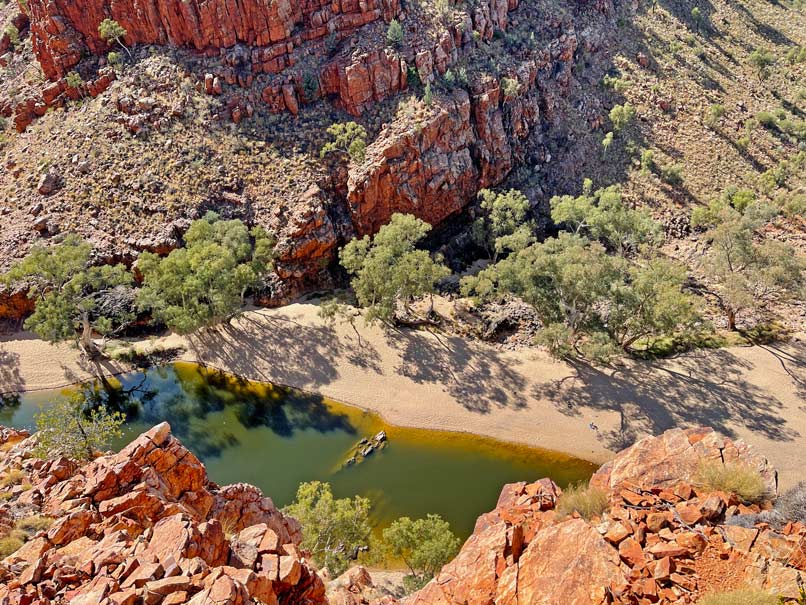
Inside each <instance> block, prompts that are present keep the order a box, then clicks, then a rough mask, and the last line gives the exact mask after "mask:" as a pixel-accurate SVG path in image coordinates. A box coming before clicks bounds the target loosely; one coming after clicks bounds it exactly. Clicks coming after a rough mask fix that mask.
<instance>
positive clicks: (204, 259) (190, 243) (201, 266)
mask: <svg viewBox="0 0 806 605" xmlns="http://www.w3.org/2000/svg"><path fill="white" fill-rule="evenodd" d="M184 239H185V247H184V248H179V249H177V250H173V251H172V252H171V253H170V254H169V255H168V256H167V257H165V258H160V257H158V256H157V255H155V254H151V253H149V252H144V253H143V254H141V255H140V258H139V259H138V262H137V268H138V269H139V271H140V272H141V273H142V274H143V287H142V288H141V289H140V291H139V293H138V296H137V304H138V307H139V308H140V309H141V310H144V311H145V310H148V311H150V312H151V314H152V316H153V318H154V319H155V320H157V321H161V322H164V323H165V325H167V326H168V327H169V328H170V329H171V330H174V331H175V332H177V333H179V334H189V333H191V332H193V331H195V330H197V329H199V328H201V327H204V326H210V325H212V324H214V323H217V322H219V321H223V320H225V319H229V318H230V317H231V316H233V315H234V314H235V313H237V312H238V310H240V308H241V306H242V305H243V301H244V297H245V295H246V292H247V290H249V289H250V288H253V287H255V286H256V285H257V283H258V281H259V279H260V277H261V276H263V275H264V274H265V273H267V272H268V271H269V270H271V268H272V264H273V260H274V240H273V239H272V238H271V237H270V236H269V235H268V234H267V233H266V231H265V230H264V229H263V228H262V227H255V228H253V229H252V230H251V231H249V230H248V229H247V227H246V226H245V225H244V224H243V223H242V222H241V221H239V220H230V221H224V220H219V218H218V215H216V214H215V213H212V212H211V213H208V214H207V216H206V217H205V218H203V219H200V220H197V221H194V222H193V224H192V225H191V226H190V229H188V231H187V233H186V234H185V238H184Z"/></svg>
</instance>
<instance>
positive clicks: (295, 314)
mask: <svg viewBox="0 0 806 605" xmlns="http://www.w3.org/2000/svg"><path fill="white" fill-rule="evenodd" d="M357 328H358V333H359V334H360V339H359V336H358V335H357V334H356V332H355V331H354V330H353V328H352V327H351V326H350V325H347V324H341V325H335V326H328V325H326V324H324V323H323V322H322V321H321V320H320V319H319V318H318V316H317V307H316V306H315V305H312V304H294V305H290V306H287V307H283V308H281V309H261V310H257V311H250V312H247V313H245V314H244V315H243V316H241V317H240V318H239V319H238V320H237V321H236V322H234V325H232V326H222V327H220V328H217V329H215V330H212V331H209V332H206V333H204V334H201V335H198V336H194V337H192V338H191V339H187V338H181V337H177V336H169V337H164V338H158V339H149V340H147V341H142V342H140V343H138V344H137V345H136V347H137V348H138V349H141V350H143V349H146V348H150V347H172V346H182V347H184V348H185V350H186V352H185V353H184V354H183V355H182V359H184V360H187V361H202V362H204V363H207V364H209V365H211V366H215V367H217V368H220V369H224V370H227V371H230V372H233V373H235V374H238V375H241V376H244V377H246V378H250V379H254V380H263V381H270V382H274V383H277V384H284V385H288V386H293V387H296V388H300V389H303V390H306V391H312V392H317V393H321V394H322V395H324V396H326V397H330V398H332V399H336V400H338V401H342V402H344V403H349V404H353V405H357V406H360V407H363V408H366V409H371V410H373V411H376V412H378V413H380V414H381V415H382V416H383V417H384V418H385V419H386V420H387V421H389V422H391V423H393V424H399V425H406V426H416V427H421V428H436V429H448V430H457V431H467V432H473V433H478V434H483V435H488V436H491V437H496V438H499V439H504V440H508V441H517V442H522V443H526V444H529V445H533V446H538V447H544V448H548V449H552V450H557V451H561V452H565V453H569V454H572V455H575V456H578V457H580V458H585V459H588V460H592V461H594V462H604V461H606V460H607V459H609V458H610V457H611V456H612V455H613V452H614V451H617V450H618V449H620V448H622V447H624V446H626V445H629V444H630V443H632V442H633V441H634V440H635V439H636V438H638V437H640V436H642V435H644V434H646V433H650V432H652V433H657V432H660V431H663V430H665V429H668V428H671V427H674V426H691V425H696V424H702V425H709V426H712V427H714V428H715V429H716V430H718V431H721V432H722V433H724V434H726V435H729V436H732V437H741V438H743V439H745V440H746V441H748V442H749V443H752V444H754V445H756V446H757V447H758V448H759V449H760V451H762V452H763V453H764V454H765V455H767V456H768V457H769V458H770V460H771V461H772V462H773V463H774V464H775V466H776V467H777V468H778V469H779V471H780V475H781V484H782V486H789V485H792V484H794V483H796V482H797V481H800V480H802V479H806V470H804V469H805V468H806V342H804V340H803V338H800V339H794V340H793V341H792V342H789V343H786V344H776V345H765V346H756V347H734V348H729V349H721V350H708V351H696V352H693V353H690V354H686V355H682V356H680V357H678V358H676V359H672V360H666V361H664V362H662V363H653V364H649V363H639V362H632V363H630V364H628V365H627V366H625V367H623V368H620V369H618V370H609V369H608V370H602V369H595V368H591V367H589V366H582V365H580V366H572V365H569V364H567V363H563V362H557V361H554V360H552V359H550V358H549V357H548V356H547V355H545V354H543V353H541V352H539V351H534V350H518V351H502V350H499V349H497V348H494V347H491V346H488V345H485V344H482V343H478V342H473V341H470V340H466V339H464V338H460V337H457V336H439V337H437V336H434V335H432V334H430V333H426V332H402V333H396V332H395V333H386V332H384V331H382V330H381V329H379V328H368V327H364V326H363V323H362V322H361V321H359V322H358V323H357ZM102 368H103V370H104V371H106V372H119V371H124V370H126V369H127V368H126V366H125V365H124V364H118V363H114V362H104V364H103V366H102ZM94 370H95V368H92V367H87V366H86V365H85V364H83V363H82V362H81V361H80V359H79V356H78V354H77V352H76V350H75V349H73V348H71V347H70V346H68V345H60V346H52V345H49V344H47V343H44V342H42V341H40V340H37V339H35V338H33V337H32V336H31V335H29V334H25V333H17V334H13V335H10V336H3V337H0V392H7V391H15V390H37V389H51V388H56V387H60V386H64V385H66V384H70V383H73V382H76V381H80V380H83V379H86V378H87V377H89V376H90V375H91V373H92V372H93V371H94ZM591 423H593V424H594V425H595V426H596V429H592V428H591V427H590V424H591Z"/></svg>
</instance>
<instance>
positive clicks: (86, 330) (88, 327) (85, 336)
mask: <svg viewBox="0 0 806 605" xmlns="http://www.w3.org/2000/svg"><path fill="white" fill-rule="evenodd" d="M80 345H81V350H82V351H84V354H85V355H86V356H87V357H88V358H90V359H95V358H96V357H98V355H100V353H101V352H100V351H99V350H98V347H96V346H95V343H94V342H93V340H92V324H90V318H89V315H88V314H86V313H85V314H84V315H82V316H81V341H80Z"/></svg>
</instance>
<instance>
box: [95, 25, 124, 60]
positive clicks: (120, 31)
mask: <svg viewBox="0 0 806 605" xmlns="http://www.w3.org/2000/svg"><path fill="white" fill-rule="evenodd" d="M127 34H128V32H127V31H126V30H125V29H124V28H123V27H121V25H120V23H118V22H117V21H115V20H114V19H104V20H103V21H101V24H100V25H99V26H98V35H99V36H101V39H102V40H104V41H105V42H106V43H107V44H111V43H112V42H115V43H116V44H118V45H119V46H120V47H121V48H122V49H123V50H125V51H126V53H127V54H128V55H129V57H131V56H132V53H131V51H129V49H128V47H127V46H126V45H125V44H124V43H123V38H125V37H126V35H127Z"/></svg>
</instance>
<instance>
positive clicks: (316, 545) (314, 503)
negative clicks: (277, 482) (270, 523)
mask: <svg viewBox="0 0 806 605" xmlns="http://www.w3.org/2000/svg"><path fill="white" fill-rule="evenodd" d="M285 511H286V512H287V513H288V514H289V515H291V516H293V517H295V518H296V519H297V520H299V522H300V523H301V524H302V535H303V540H302V545H303V547H304V548H306V549H308V550H310V551H311V553H312V554H313V556H314V558H315V559H316V561H317V562H318V563H319V564H320V565H323V566H325V567H327V569H328V571H329V572H330V574H331V576H332V577H336V576H338V575H340V574H342V573H343V572H344V571H345V570H346V569H347V567H349V565H350V562H351V561H352V560H354V559H355V558H356V557H357V556H358V553H359V552H361V551H362V550H366V549H367V548H368V547H369V542H370V535H371V533H372V525H371V524H370V522H369V512H370V501H369V500H368V499H367V498H362V497H361V496H355V497H354V498H341V499H337V498H334V497H333V492H332V491H331V489H330V485H329V484H328V483H321V482H319V481H312V482H310V483H302V484H300V486H299V489H298V490H297V497H296V500H294V502H293V503H292V504H290V505H289V506H288V507H286V509H285Z"/></svg>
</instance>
